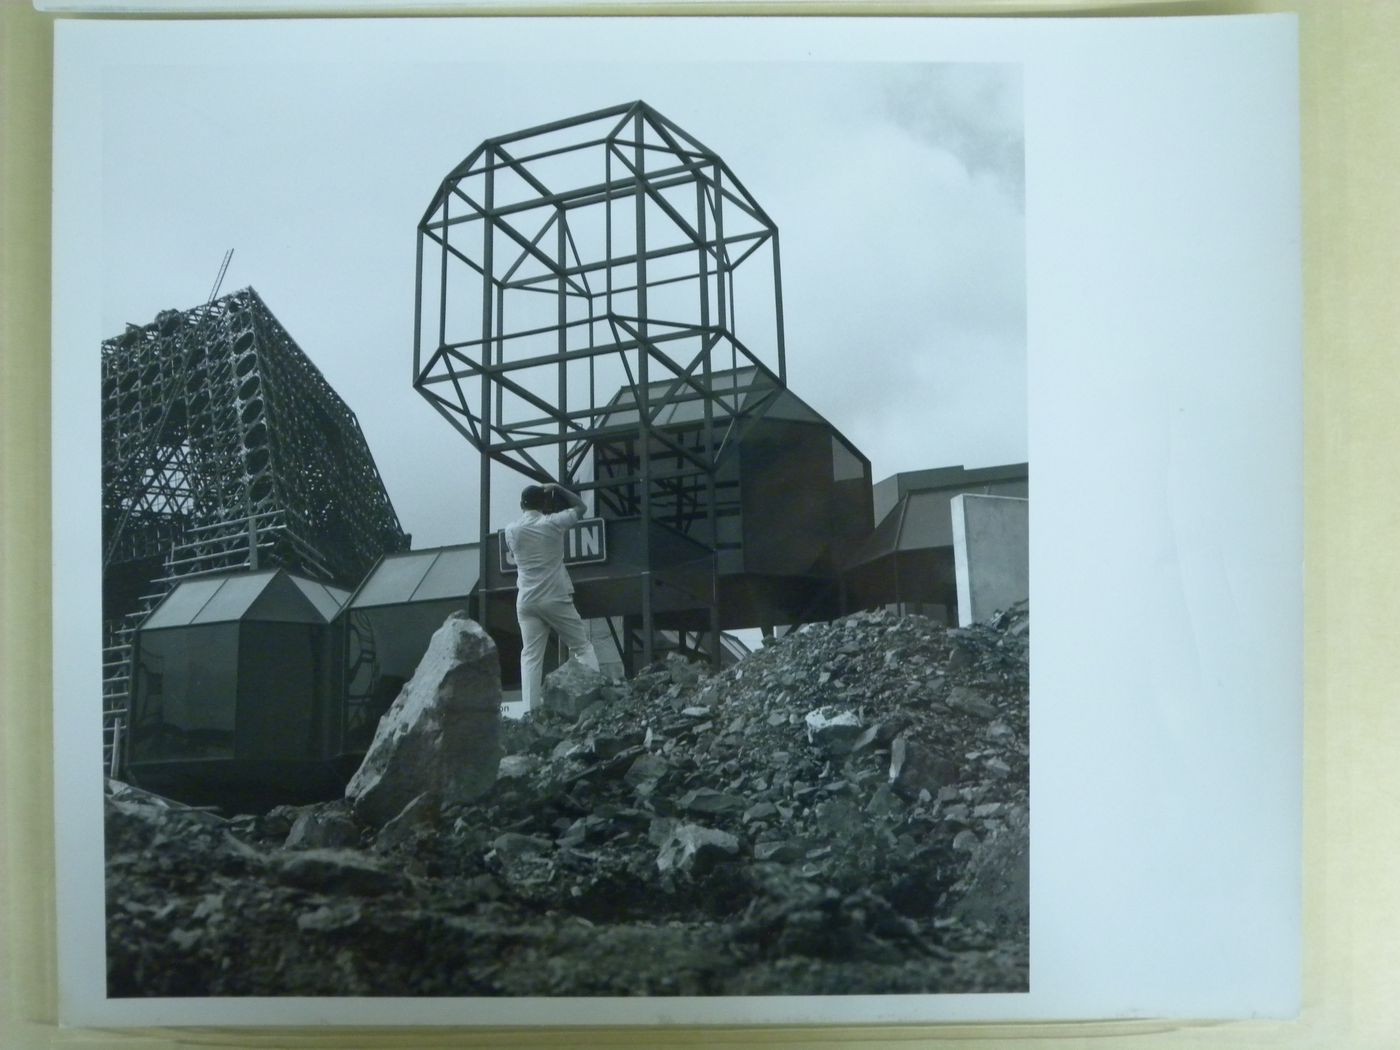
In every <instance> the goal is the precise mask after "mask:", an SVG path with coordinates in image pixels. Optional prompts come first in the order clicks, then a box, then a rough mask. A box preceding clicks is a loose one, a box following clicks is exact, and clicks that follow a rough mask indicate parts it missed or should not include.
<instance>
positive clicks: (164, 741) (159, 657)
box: [131, 624, 238, 762]
mask: <svg viewBox="0 0 1400 1050" xmlns="http://www.w3.org/2000/svg"><path fill="white" fill-rule="evenodd" d="M237 672H238V626H237V625H236V624H219V625H217V626H210V627H177V628H172V629H170V630H163V631H146V630H143V631H142V632H141V636H140V645H139V649H138V662H137V665H136V677H135V681H134V682H133V688H132V727H131V740H132V751H131V758H132V761H134V762H158V761H164V760H172V759H198V758H232V757H233V727H234V708H235V689H236V687H237Z"/></svg>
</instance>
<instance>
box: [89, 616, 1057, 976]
mask: <svg viewBox="0 0 1400 1050" xmlns="http://www.w3.org/2000/svg"><path fill="white" fill-rule="evenodd" d="M1028 645H1029V618H1028V612H1027V610H1026V608H1025V606H1024V605H1023V606H1020V607H1018V608H1015V609H1013V610H1012V611H1011V612H1010V613H1008V614H1005V615H1003V616H1001V617H999V618H998V619H997V620H996V621H995V622H993V623H989V624H986V625H981V626H977V627H974V628H969V629H961V630H959V629H945V628H943V627H941V626H938V625H936V624H934V623H933V622H932V621H929V620H927V619H924V618H921V617H914V616H895V615H892V614H888V613H884V612H874V613H861V614H857V615H854V616H850V617H847V618H845V619H843V620H839V621H836V622H834V623H831V624H817V625H811V626H808V627H805V628H803V629H801V630H800V631H797V632H795V633H793V634H791V635H789V636H787V637H786V638H783V639H781V640H780V641H779V642H778V643H777V644H775V645H771V646H768V647H765V648H764V649H762V650H760V651H758V652H756V653H754V654H752V655H751V656H749V657H747V658H745V659H744V660H742V661H741V662H740V663H738V664H737V665H735V666H734V667H731V668H729V669H728V670H726V671H724V672H723V673H721V674H717V675H710V674H708V673H707V672H706V671H704V670H703V669H701V668H700V667H699V666H697V665H695V664H691V663H688V662H687V661H685V660H684V659H682V658H679V657H675V656H673V657H671V658H669V659H668V660H667V661H665V662H664V663H662V664H659V665H657V666H655V667H653V668H652V669H650V670H648V671H647V672H645V673H643V674H641V675H639V676H637V677H636V678H635V679H633V680H632V681H630V682H626V683H618V684H615V685H613V686H609V687H607V688H605V690H604V693H603V697H602V699H601V700H599V701H597V702H595V703H593V704H591V705H590V706H588V707H587V708H586V709H584V710H583V712H582V713H581V714H580V715H579V717H578V718H577V720H576V721H571V720H568V719H566V718H563V717H560V716H556V715H549V714H541V715H539V716H535V717H530V718H527V719H525V720H524V721H522V722H519V723H514V724H510V725H509V726H508V727H507V731H506V733H505V735H504V746H505V752H506V757H505V758H504V759H503V760H502V762H501V766H500V776H499V778H498V780H497V782H496V784H495V786H494V787H493V788H492V789H491V791H490V792H488V793H487V794H486V795H484V796H483V797H481V798H479V799H477V800H476V801H474V802H472V803H471V804H468V805H459V806H450V807H440V806H437V805H434V804H432V803H431V800H425V801H424V803H423V804H421V805H419V806H418V807H415V808H413V811H412V812H409V813H405V814H404V815H403V816H402V817H401V818H399V819H398V820H396V821H394V822H392V823H391V824H389V825H388V826H386V827H385V828H383V829H382V830H378V831H376V830H374V829H371V828H367V827H363V826H356V825H355V824H354V823H353V821H351V820H350V819H349V817H348V815H347V812H346V807H345V806H344V805H343V804H338V803H333V804H329V805H326V806H320V807H303V808H302V809H299V810H288V809H283V810H278V811H274V812H272V813H270V814H268V815H266V816H263V817H239V818H235V819H234V820H232V821H227V822H224V821H218V820H217V818H212V817H210V816H209V815H208V814H198V813H193V812H192V811H183V810H180V809H178V808H170V807H164V806H159V805H156V804H155V803H154V802H149V803H144V802H142V801H141V800H140V799H139V798H138V797H137V796H135V795H134V794H132V793H129V792H128V793H127V795H126V798H125V800H123V799H121V798H116V797H109V804H108V843H107V844H108V876H109V877H108V897H109V899H108V905H109V907H108V926H109V931H108V932H109V979H110V986H111V993H112V994H114V995H638V994H647V995H668V994H679V995H703V994H852V993H882V992H971V991H1016V990H1024V989H1025V988H1026V980H1027V962H1028V945H1027V936H1028V916H1027V897H1028V885H1029V880H1028V868H1027V853H1028V828H1029V809H1028V794H1027V790H1028V741H1027V696H1028V667H1027V650H1028ZM294 828H295V829H296V832H297V833H296V834H295V835H293V834H292V832H293V829H294ZM289 842H291V843H293V844H294V845H300V846H302V847H305V848H288V846H287V844H288V843H289Z"/></svg>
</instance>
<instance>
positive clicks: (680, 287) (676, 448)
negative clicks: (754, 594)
mask: <svg viewBox="0 0 1400 1050" xmlns="http://www.w3.org/2000/svg"><path fill="white" fill-rule="evenodd" d="M418 230H419V238H418V251H419V256H418V310H417V314H416V332H415V358H414V375H415V379H414V386H415V387H416V388H417V389H418V390H419V392H420V393H422V394H423V396H425V397H426V398H427V399H428V400H429V401H430V402H431V403H432V404H433V406H434V407H435V408H436V409H437V410H438V411H440V412H441V413H442V414H443V415H444V416H446V417H447V419H448V420H449V421H450V422H451V423H452V424H453V426H455V427H456V428H457V429H458V430H459V431H461V432H462V433H463V434H465V435H466V436H467V438H468V439H469V440H470V441H471V443H472V444H473V445H474V446H475V447H476V448H478V449H480V450H481V451H482V452H483V454H484V456H486V457H488V458H490V459H493V460H495V461H497V462H500V463H503V464H506V465H508V466H510V467H512V468H514V469H515V470H517V471H519V472H521V473H523V474H525V475H527V476H528V477H531V478H534V479H536V480H541V481H544V480H549V479H552V478H559V479H562V480H565V481H567V482H569V483H571V484H572V485H573V486H575V487H578V488H583V489H588V488H600V487H608V488H611V489H612V490H613V491H615V492H621V491H623V490H624V489H625V488H626V487H627V486H629V485H630V486H631V487H632V489H633V491H636V492H639V493H640V495H639V496H638V497H636V498H634V499H632V501H631V502H632V503H634V504H639V503H640V502H641V501H644V500H647V499H649V498H653V497H656V496H657V495H658V494H659V493H660V492H662V491H663V490H664V489H665V486H666V484H667V483H668V481H669V482H670V483H671V484H672V487H673V488H675V489H677V491H679V490H680V489H684V488H685V487H686V486H687V485H692V486H693V484H694V481H693V479H694V478H695V477H696V476H698V475H704V474H705V473H706V472H709V471H711V470H712V469H713V466H714V463H715V461H716V459H717V457H718V456H719V455H720V454H722V451H723V448H722V446H723V434H722V432H721V433H716V428H715V427H714V426H706V427H704V428H703V433H704V434H705V435H706V436H705V438H704V439H703V440H701V441H699V442H697V441H694V440H690V441H687V440H682V439H679V438H678V437H677V436H676V434H675V428H672V427H668V426H666V425H665V424H664V421H663V420H662V418H661V417H662V414H663V413H664V412H666V411H667V410H668V409H673V408H674V406H675V404H676V403H677V402H678V401H687V400H688V401H693V402H695V405H696V409H697V411H698V414H699V415H702V416H703V418H704V420H705V421H706V422H707V423H711V422H713V420H715V419H723V418H733V417H734V416H737V415H738V413H739V409H740V406H741V404H745V405H749V406H752V405H753V404H754V399H753V396H752V395H753V394H754V393H755V392H756V391H774V390H777V389H780V388H781V387H782V386H783V385H784V383H785V379H786V377H785V363H784V352H783V324H782V303H781V282H780V275H779V262H778V231H777V228H776V226H775V225H774V224H773V222H772V221H771V220H770V219H769V217H768V215H767V214H766V213H765V212H764V210H763V208H762V207H760V206H759V204H758V202H757V201H755V200H754V198H753V197H752V196H751V195H750V194H749V193H748V191H747V190H745V189H744V187H743V185H742V184H741V183H740V182H739V180H738V179H737V178H736V177H735V175H734V174H733V172H732V171H731V170H730V169H729V167H728V166H727V165H726V164H725V163H724V161H723V160H722V159H721V158H720V157H719V156H718V155H717V154H716V153H714V152H713V151H711V150H710V149H708V148H707V147H705V146H704V145H703V144H701V143H700V142H699V141H697V140H696V139H695V138H693V137H692V136H691V135H689V134H687V133H686V132H685V131H683V130H682V129H681V128H679V127H677V126H676V125H675V124H673V123H672V122H671V121H669V120H667V119H666V118H665V117H663V116H662V115H661V114H659V113H657V112H656V111H655V110H654V109H652V108H651V107H649V106H648V105H646V104H645V103H643V102H632V103H628V104H625V105H620V106H615V107H612V108H610V109H606V110H600V111H597V112H594V113H588V114H585V115H583V116H579V117H575V118H572V119H568V120H561V121H558V122H555V123H551V124H545V125H541V126H539V127H535V128H530V129H527V130H525V131H520V132H516V133H514V134H509V135H502V136H499V137H496V138H492V139H488V140H487V141H486V142H484V143H482V144H481V146H479V147H478V148H477V149H476V150H474V151H473V152H472V153H471V154H470V155H469V156H468V157H467V158H466V159H465V160H464V161H462V163H461V164H459V165H458V166H457V167H456V168H455V169H453V171H452V172H451V173H450V174H449V175H448V176H447V178H446V179H444V180H443V182H442V184H441V186H440V188H439V189H438V192H437V194H436V195H435V196H434V198H433V201H432V204H431V205H430V206H429V208H428V210H427V212H426V214H425V215H424V217H423V220H422V222H421V224H420V225H419V228H418ZM745 285H747V287H744V286H745ZM741 298H742V299H743V301H744V305H745V309H746V314H745V326H744V330H743V337H741V335H740V328H739V325H738V322H737V310H736V305H737V303H738V300H740V299H741ZM619 391H622V392H623V393H622V395H621V397H622V400H624V401H626V402H628V405H629V406H630V411H628V410H626V409H625V408H620V407H619V400H618V398H619ZM628 435H631V437H632V438H634V439H635V438H643V440H641V441H640V443H639V444H635V445H634V447H633V450H632V453H631V454H626V453H623V458H625V459H626V460H627V461H628V462H629V463H630V468H629V469H627V470H617V469H614V470H612V471H610V472H609V477H608V478H607V479H606V480H603V479H593V478H589V477H587V476H586V475H587V474H588V472H589V470H590V469H591V467H592V464H591V462H590V459H591V455H596V454H597V453H598V452H599V451H600V442H607V441H613V440H617V439H619V438H622V439H623V440H626V438H627V436H628ZM619 448H620V446H619ZM648 450H656V451H659V452H660V456H659V457H656V459H657V461H656V462H652V460H653V456H652V455H651V454H650V453H649V451H648ZM611 458H612V462H613V464H614V466H616V465H617V459H618V455H617V454H614V455H613V456H612V457H611ZM686 479H692V480H690V481H687V480H686ZM485 488H486V485H485V481H484V480H483V502H484V501H485V499H486V498H487V495H488V494H487V493H486V491H485ZM619 498H621V497H619ZM637 509H640V507H639V506H638V507H637ZM483 520H485V518H484V515H483ZM483 527H484V526H483Z"/></svg>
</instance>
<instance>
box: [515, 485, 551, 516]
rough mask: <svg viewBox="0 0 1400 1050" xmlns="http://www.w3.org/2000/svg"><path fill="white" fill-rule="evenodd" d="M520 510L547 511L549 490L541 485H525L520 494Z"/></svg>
mask: <svg viewBox="0 0 1400 1050" xmlns="http://www.w3.org/2000/svg"><path fill="white" fill-rule="evenodd" d="M520 509H521V510H546V511H547V510H549V490H548V489H546V488H544V487H543V486H542V485H526V486H525V488H524V490H523V491H522V492H521V493H520Z"/></svg>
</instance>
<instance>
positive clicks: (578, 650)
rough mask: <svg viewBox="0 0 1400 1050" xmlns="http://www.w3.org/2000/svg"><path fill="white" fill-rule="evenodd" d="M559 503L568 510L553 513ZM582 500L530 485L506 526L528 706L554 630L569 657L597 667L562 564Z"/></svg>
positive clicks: (535, 696) (533, 703)
mask: <svg viewBox="0 0 1400 1050" xmlns="http://www.w3.org/2000/svg"><path fill="white" fill-rule="evenodd" d="M560 503H563V504H564V505H565V509H563V510H559V511H555V512H554V513H550V511H552V510H553V509H554V508H555V507H557V506H559V504H560ZM583 508H584V504H583V500H582V499H581V498H580V497H579V495H578V493H576V492H570V491H569V490H568V489H566V488H564V487H563V486H562V485H553V484H551V485H527V486H525V491H524V492H522V493H521V494H520V509H521V510H522V511H523V512H524V513H523V514H522V515H521V516H520V518H519V520H517V521H516V522H515V523H514V524H511V525H508V526H506V530H505V531H506V545H507V546H508V547H509V548H510V553H511V556H512V557H513V558H514V559H515V568H516V588H517V589H516V595H515V616H516V619H517V620H519V621H520V638H521V642H522V643H523V647H522V648H521V650H520V698H521V699H522V700H524V701H525V709H526V710H527V711H533V710H535V709H536V708H537V707H538V706H539V701H540V684H541V682H542V681H543V679H544V652H545V646H546V645H547V644H548V643H549V632H550V630H551V629H553V630H554V631H555V632H556V633H557V634H558V635H559V638H560V640H561V641H562V642H563V643H564V644H565V645H566V646H567V647H568V650H569V656H571V657H573V658H575V659H578V660H581V661H583V663H585V664H587V665H588V666H589V667H592V668H593V669H594V670H597V669H598V656H597V654H596V653H595V652H594V651H593V643H592V642H590V641H589V640H588V627H587V626H586V625H585V624H584V622H583V620H582V619H581V618H580V617H579V614H578V610H577V609H576V608H574V581H573V580H571V579H569V573H568V570H567V569H565V568H564V536H565V534H566V533H567V532H568V531H569V529H570V528H572V527H573V526H574V525H575V524H577V523H578V520H579V519H580V518H581V517H583Z"/></svg>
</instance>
